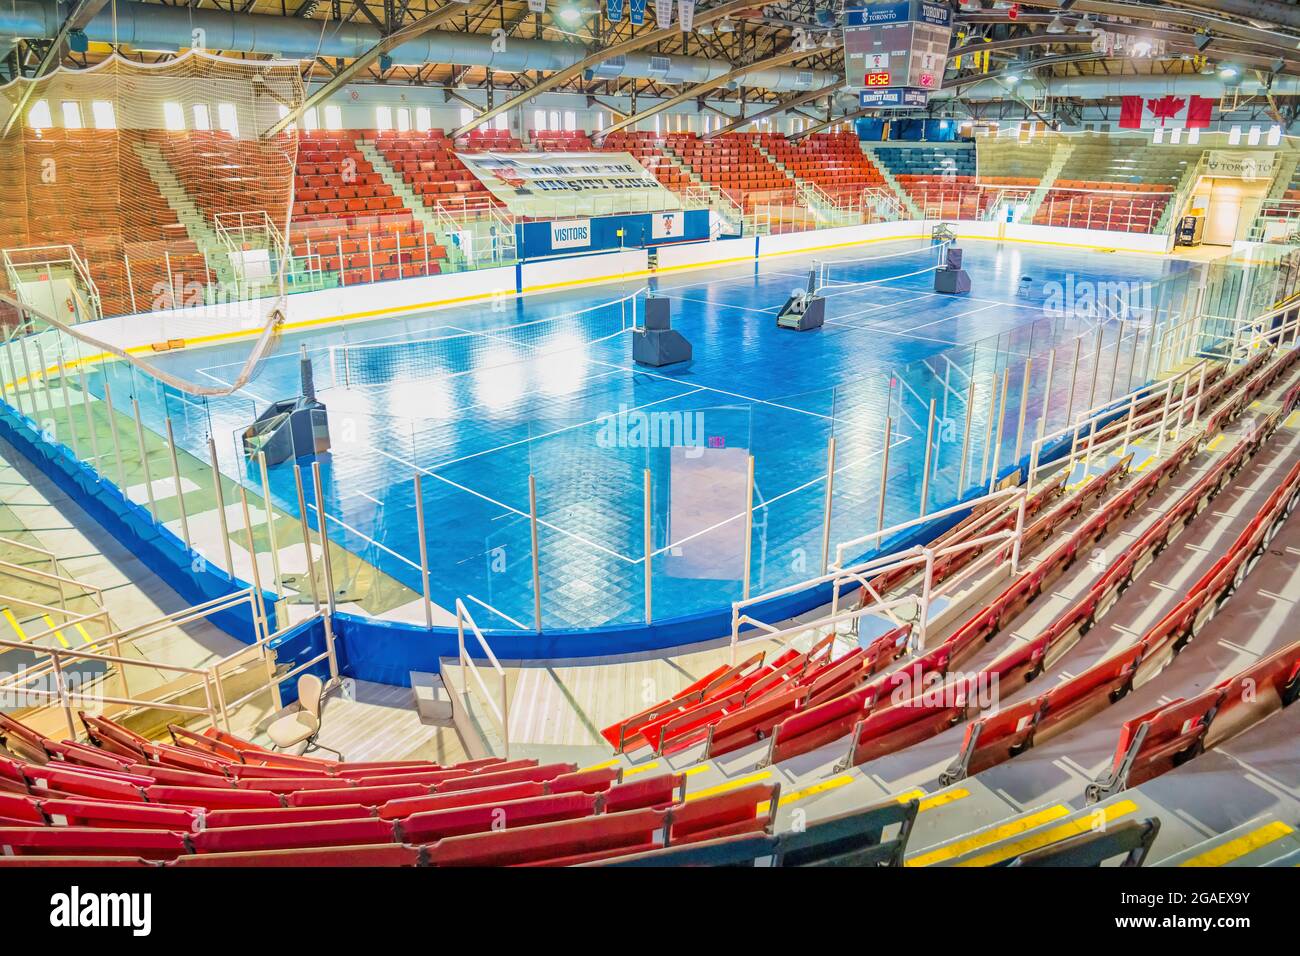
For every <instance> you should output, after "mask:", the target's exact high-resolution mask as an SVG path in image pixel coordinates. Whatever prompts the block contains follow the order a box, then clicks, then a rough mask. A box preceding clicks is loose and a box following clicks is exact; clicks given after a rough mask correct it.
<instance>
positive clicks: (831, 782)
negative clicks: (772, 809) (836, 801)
mask: <svg viewBox="0 0 1300 956" xmlns="http://www.w3.org/2000/svg"><path fill="white" fill-rule="evenodd" d="M853 779H854V778H853V774H851V773H842V774H840V775H839V776H838V777H830V778H828V779H826V780H822V781H820V782H818V783H814V784H813V785H812V786H809V787H804V788H803V789H802V790H791V791H790V792H789V793H783V794H781V798H780V799H779V800H777V802H776V805H777V806H778V807H783V806H785V805H786V804H787V803H794V802H795V801H796V800H802V799H803V798H804V797H812V796H816V795H817V794H819V793H826V792H828V791H830V790H838V789H839V788H840V787H842V786H844V785H845V784H849V783H852V782H853ZM768 806H769V805H768V804H766V803H763V804H760V805H759V807H758V812H759V813H766V812H767V809H768Z"/></svg>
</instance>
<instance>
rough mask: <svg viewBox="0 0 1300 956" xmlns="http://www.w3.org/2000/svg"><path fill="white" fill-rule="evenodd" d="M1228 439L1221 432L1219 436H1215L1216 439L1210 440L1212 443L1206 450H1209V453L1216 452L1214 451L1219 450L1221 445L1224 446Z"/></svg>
mask: <svg viewBox="0 0 1300 956" xmlns="http://www.w3.org/2000/svg"><path fill="white" fill-rule="evenodd" d="M1226 437H1227V436H1226V435H1224V434H1223V432H1219V434H1217V435H1215V436H1214V438H1212V439H1211V440H1210V443H1209V444H1208V445H1206V446H1205V448H1206V450H1207V451H1214V449H1216V448H1218V447H1219V446H1220V445H1222V444H1223V440H1224V439H1225V438H1226Z"/></svg>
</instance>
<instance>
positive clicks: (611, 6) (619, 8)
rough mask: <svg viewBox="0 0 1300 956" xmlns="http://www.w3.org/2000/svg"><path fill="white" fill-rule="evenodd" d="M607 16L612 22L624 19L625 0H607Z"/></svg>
mask: <svg viewBox="0 0 1300 956" xmlns="http://www.w3.org/2000/svg"><path fill="white" fill-rule="evenodd" d="M605 18H606V19H607V20H609V21H610V22H611V23H620V22H622V20H623V0H605Z"/></svg>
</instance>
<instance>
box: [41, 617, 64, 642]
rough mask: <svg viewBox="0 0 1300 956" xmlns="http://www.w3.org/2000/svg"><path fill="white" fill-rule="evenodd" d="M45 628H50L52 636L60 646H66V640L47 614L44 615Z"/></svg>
mask: <svg viewBox="0 0 1300 956" xmlns="http://www.w3.org/2000/svg"><path fill="white" fill-rule="evenodd" d="M45 626H46V627H48V628H50V629H51V630H52V631H54V636H55V638H56V639H57V640H58V642H59V643H60V644H62V645H63V646H64V647H67V646H68V639H67V638H66V637H64V636H63V632H62V631H61V630H59V629H58V627H57V626H56V625H55V623H54V621H53V620H51V619H50V616H49V615H48V614H46V615H45Z"/></svg>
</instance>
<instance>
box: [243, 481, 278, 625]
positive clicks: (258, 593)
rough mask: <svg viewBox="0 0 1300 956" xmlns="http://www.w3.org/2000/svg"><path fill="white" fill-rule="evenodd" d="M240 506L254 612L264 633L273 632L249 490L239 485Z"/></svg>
mask: <svg viewBox="0 0 1300 956" xmlns="http://www.w3.org/2000/svg"><path fill="white" fill-rule="evenodd" d="M239 506H240V508H241V509H242V511H243V515H244V544H245V545H246V546H247V548H248V556H249V558H251V559H252V560H251V565H252V577H253V613H254V614H256V615H257V619H258V623H259V625H260V627H261V632H262V634H269V633H271V631H270V628H269V627H268V626H267V616H266V594H265V592H264V591H263V590H262V569H261V568H259V567H258V566H257V542H256V541H255V540H254V539H253V522H252V521H251V520H249V517H248V492H246V491H245V490H244V486H243V485H240V486H239Z"/></svg>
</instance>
